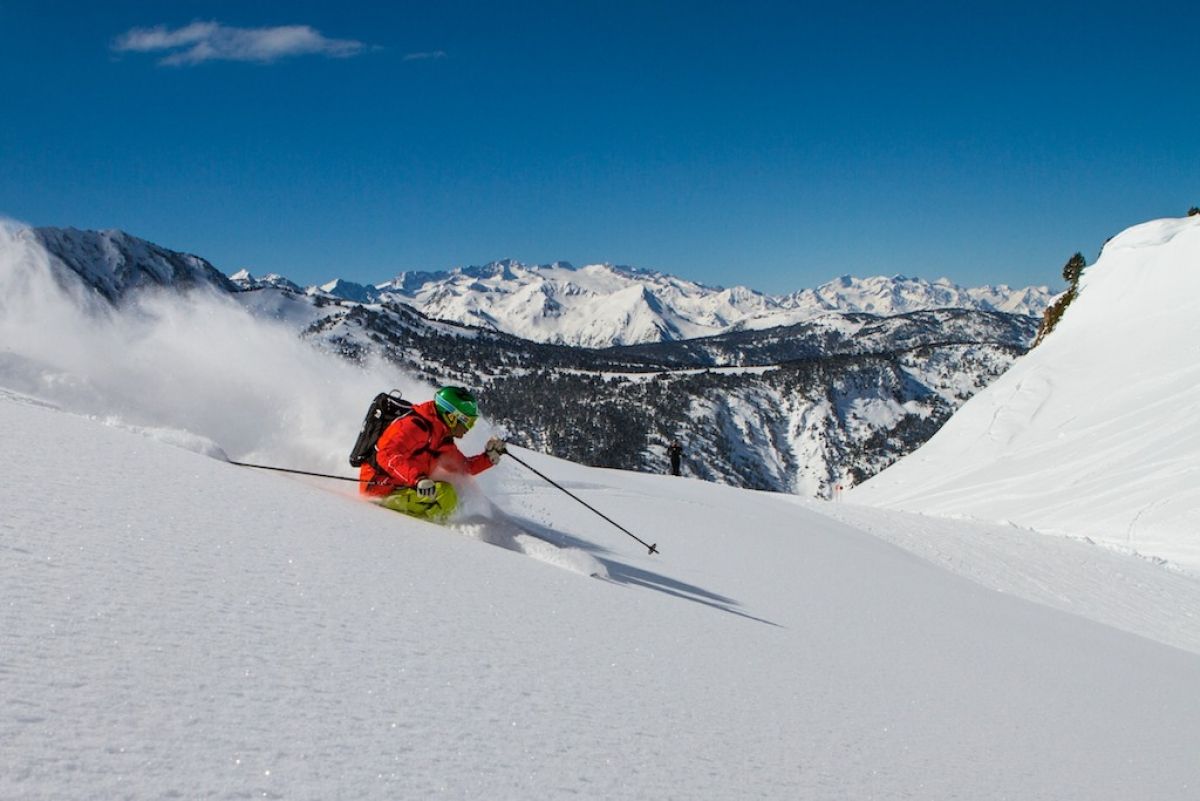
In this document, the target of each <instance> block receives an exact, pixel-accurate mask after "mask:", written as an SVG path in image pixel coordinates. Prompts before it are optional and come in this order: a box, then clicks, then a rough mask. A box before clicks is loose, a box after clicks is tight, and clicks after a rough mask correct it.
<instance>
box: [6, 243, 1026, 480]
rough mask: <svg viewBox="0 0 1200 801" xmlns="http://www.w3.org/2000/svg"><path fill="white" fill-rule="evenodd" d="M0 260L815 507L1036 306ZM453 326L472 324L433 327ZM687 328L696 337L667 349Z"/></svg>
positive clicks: (543, 278)
mask: <svg viewBox="0 0 1200 801" xmlns="http://www.w3.org/2000/svg"><path fill="white" fill-rule="evenodd" d="M7 247H8V248H9V249H12V248H18V249H19V248H25V249H27V250H28V251H29V252H28V253H24V254H19V253H18V254H14V255H13V256H12V260H13V261H14V263H26V264H38V265H41V266H43V267H44V268H45V269H46V270H47V271H48V272H50V273H51V274H53V275H55V276H56V277H57V278H58V279H59V283H60V284H64V285H68V284H71V283H72V282H74V283H78V284H79V285H81V286H82V287H83V288H84V293H85V294H86V293H87V292H91V293H94V294H95V295H96V296H97V297H99V298H102V299H103V300H104V302H105V303H115V304H117V305H118V306H121V305H124V304H125V303H126V302H128V303H129V304H131V305H134V306H136V305H138V304H139V303H140V300H139V297H140V295H141V293H140V292H137V291H136V290H140V289H142V288H145V287H149V286H162V287H166V288H168V289H171V290H172V291H173V288H174V287H179V288H182V289H186V288H189V287H194V286H197V285H207V286H209V287H211V289H212V290H213V291H214V292H215V295H216V296H217V297H220V298H224V299H226V300H227V301H229V300H232V301H233V302H234V303H235V304H237V305H239V306H241V307H242V308H243V309H245V310H247V311H249V312H250V313H251V315H252V316H253V317H254V318H257V319H261V320H264V321H275V322H281V323H283V324H284V326H285V327H286V328H287V329H289V330H291V331H292V332H293V335H295V336H298V337H300V338H302V339H306V340H308V341H310V342H311V343H313V344H316V345H317V346H319V347H320V348H322V349H324V350H326V351H330V352H333V353H336V354H338V355H340V356H342V357H344V358H348V359H350V360H354V361H358V362H363V361H365V360H367V359H370V358H373V357H374V355H381V356H382V357H383V358H384V359H386V360H387V361H390V362H392V363H394V364H396V365H399V366H401V367H402V368H403V369H404V370H405V371H407V372H408V373H410V374H413V375H417V376H420V377H422V378H423V379H425V380H427V381H428V382H430V383H431V384H439V383H450V382H453V383H461V384H463V385H465V386H469V387H472V388H474V389H476V390H478V391H482V392H483V393H484V394H485V396H486V398H487V403H486V404H485V410H486V414H487V415H488V416H489V417H490V418H491V419H492V420H493V421H494V422H496V423H498V424H501V425H503V427H504V428H505V429H506V430H507V432H508V433H509V435H510V437H512V438H515V439H516V440H517V441H521V442H526V443H529V444H530V445H533V446H535V447H537V448H539V449H542V450H544V451H547V452H550V453H553V454H555V455H557V456H561V457H565V458H570V459H573V460H576V461H580V462H584V463H587V464H593V465H597V466H604V467H621V468H625V469H637V470H642V471H646V472H657V471H658V470H660V469H661V465H662V464H663V461H664V457H663V452H664V450H665V446H666V443H667V442H669V441H670V440H671V439H673V438H680V439H683V440H684V441H685V442H686V456H685V460H684V463H685V470H686V472H687V473H688V474H690V475H693V476H697V477H701V478H705V479H708V480H711V481H717V482H721V483H727V484H732V485H735V486H745V487H753V488H756V489H766V490H777V491H785V492H794V493H799V494H803V495H813V496H818V497H829V496H830V495H832V494H834V493H835V492H836V491H837V488H838V487H840V486H850V485H853V484H855V483H857V482H859V481H861V480H863V479H864V478H866V477H869V476H871V475H874V474H875V473H876V472H878V471H879V470H881V469H882V468H884V467H885V466H887V465H888V464H890V463H891V462H892V461H894V460H895V459H896V458H898V457H899V456H901V455H903V454H905V453H908V452H909V451H911V450H912V449H914V448H916V447H918V446H919V445H920V444H921V443H922V442H924V441H925V440H926V439H927V438H928V437H929V436H930V435H931V434H932V433H933V432H934V431H936V430H937V428H938V427H939V426H940V425H941V424H942V422H944V421H945V420H946V419H947V418H948V417H949V416H950V415H951V414H952V413H953V411H954V410H955V409H956V408H957V407H958V406H959V405H960V404H961V403H962V402H963V401H965V400H966V399H967V398H969V397H971V395H973V394H974V393H975V392H977V391H978V390H979V389H980V388H982V387H984V386H986V385H987V384H988V383H990V382H991V381H992V380H993V379H994V378H995V377H996V376H998V375H1000V374H1001V373H1003V372H1004V370H1005V369H1007V367H1008V366H1009V365H1010V364H1011V363H1012V360H1013V359H1014V358H1016V357H1017V356H1018V355H1020V354H1021V353H1023V352H1024V351H1025V349H1026V348H1027V347H1028V345H1029V342H1031V341H1032V338H1033V336H1034V333H1035V331H1036V327H1037V321H1036V318H1034V317H1032V316H1029V315H1026V314H1014V313H1011V312H1006V311H997V310H994V308H993V307H996V306H1005V307H1008V308H1021V309H1024V308H1028V310H1030V311H1034V312H1036V311H1038V310H1040V307H1041V305H1042V303H1043V302H1044V300H1045V299H1046V298H1048V297H1049V293H1048V291H1046V290H1044V289H1043V290H1037V289H1030V290H1024V291H1022V292H1019V293H1013V292H1011V291H1008V290H1001V289H996V288H986V289H982V290H963V289H961V288H957V287H953V286H952V285H950V284H948V283H946V282H938V283H933V284H931V283H928V282H924V281H920V280H917V279H905V278H899V277H897V278H892V279H887V278H874V279H862V280H858V279H849V278H847V279H842V280H840V281H835V282H832V283H831V284H828V285H826V286H824V287H820V288H818V289H816V290H811V291H807V292H801V293H796V294H795V295H792V296H789V297H788V298H771V297H769V296H766V295H763V294H761V293H757V292H753V291H752V290H748V289H745V288H741V287H735V288H733V289H713V288H709V287H704V286H702V285H699V284H695V283H692V282H687V281H683V280H681V279H678V278H674V277H671V276H665V275H662V274H658V273H651V272H648V271H642V270H632V269H629V268H620V267H611V266H606V265H593V266H590V267H585V268H580V269H574V268H571V267H569V266H567V265H563V264H556V265H550V266H547V267H524V266H522V265H518V264H516V263H515V262H501V263H496V264H493V265H489V266H487V267H483V268H468V269H465V270H458V271H452V272H450V273H442V274H436V275H434V274H407V275H404V276H400V277H398V278H397V279H395V280H393V281H391V282H388V283H386V284H381V285H380V286H377V287H362V286H354V285H350V284H347V283H346V282H334V283H332V284H327V285H325V286H324V287H308V288H307V289H302V288H301V287H299V286H298V285H297V284H296V283H294V282H292V281H290V280H288V279H287V278H285V277H282V276H278V275H271V276H267V277H266V278H264V279H261V280H256V279H254V278H253V277H252V276H251V275H250V274H249V273H247V272H245V271H243V272H241V273H237V274H235V275H234V276H232V279H227V278H225V276H223V275H222V274H221V273H220V272H219V271H217V270H216V269H215V268H213V267H212V265H211V264H209V263H208V262H207V261H205V260H204V259H201V258H199V257H196V256H188V255H184V254H177V253H172V252H170V251H166V250H164V249H162V248H159V247H158V246H155V245H152V244H151V243H148V242H144V241H143V240H139V239H137V238H136V237H130V236H129V235H127V234H124V233H121V232H118V231H106V232H89V231H76V230H73V229H65V230H64V229H33V230H28V229H21V230H18V231H17V232H16V234H15V235H14V236H13V237H12V238H11V241H10V242H9V243H8V245H7ZM76 294H78V293H76ZM553 297H558V298H561V299H562V302H558V301H553V300H552V298H553ZM955 303H959V304H964V305H963V306H953V305H950V306H947V304H955ZM839 304H841V305H842V306H844V307H845V309H843V310H839V309H837V306H838V305H839ZM1029 304H1032V305H1029ZM456 309H457V312H456V311H455V310H456ZM464 309H472V310H473V311H471V312H470V313H465V316H466V317H468V318H469V319H473V320H475V321H476V322H480V321H482V319H483V317H485V316H486V318H487V320H489V321H490V322H488V323H486V324H484V325H478V326H471V325H467V324H464V323H462V322H458V321H454V320H447V319H445V318H446V317H453V316H454V314H456V313H464V312H463V310H464ZM865 309H871V310H873V311H866V310H865ZM521 310H524V311H521ZM618 310H619V311H618ZM901 310H902V311H901ZM884 312H887V313H884ZM434 317H442V318H443V319H433V318H434ZM769 321H776V322H784V321H787V322H788V324H787V325H778V326H774V327H765V326H766V324H767V322H769ZM505 329H519V330H521V331H525V332H526V333H532V334H535V335H536V336H535V338H529V337H523V336H521V335H519V334H515V333H513V332H512V331H506V330H505ZM713 331H716V332H718V333H715V334H713V333H711V332H713ZM695 332H705V333H708V335H707V336H704V337H701V338H688V339H679V338H678V337H681V336H683V335H685V334H688V333H695ZM565 340H582V341H584V342H593V343H596V345H593V346H592V347H585V346H579V345H568V344H563V343H564V341H565ZM613 343H617V344H613ZM619 343H638V344H625V345H620V344H619ZM599 345H605V347H599ZM380 389H386V387H381V388H380Z"/></svg>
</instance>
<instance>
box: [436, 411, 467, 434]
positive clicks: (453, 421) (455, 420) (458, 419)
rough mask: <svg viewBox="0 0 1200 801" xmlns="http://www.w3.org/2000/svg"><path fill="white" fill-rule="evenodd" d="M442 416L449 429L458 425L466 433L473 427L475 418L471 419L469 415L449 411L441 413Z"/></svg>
mask: <svg viewBox="0 0 1200 801" xmlns="http://www.w3.org/2000/svg"><path fill="white" fill-rule="evenodd" d="M442 414H444V415H445V416H446V422H447V423H449V424H450V427H451V428H453V427H454V426H456V425H458V426H462V427H463V428H465V429H466V430H467V431H470V430H471V426H473V425H475V418H474V417H471V416H470V415H469V414H463V413H462V412H460V411H457V410H451V411H448V412H446V411H443V412H442Z"/></svg>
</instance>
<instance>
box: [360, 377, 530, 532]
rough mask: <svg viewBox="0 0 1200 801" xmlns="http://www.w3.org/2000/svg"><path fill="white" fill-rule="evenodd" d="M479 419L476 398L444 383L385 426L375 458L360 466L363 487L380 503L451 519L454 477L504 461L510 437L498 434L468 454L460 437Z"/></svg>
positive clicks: (434, 518)
mask: <svg viewBox="0 0 1200 801" xmlns="http://www.w3.org/2000/svg"><path fill="white" fill-rule="evenodd" d="M478 417H479V410H478V407H477V406H476V405H475V397H474V396H473V395H472V394H471V393H470V392H468V391H467V390H465V389H463V388H462V387H442V388H441V389H439V390H438V391H437V392H436V393H434V396H433V400H431V401H426V402H424V403H418V404H416V405H415V406H413V407H412V412H411V413H409V414H406V415H404V416H403V417H399V418H397V419H396V420H394V421H393V422H392V423H391V425H389V426H388V427H387V428H386V429H384V432H383V434H381V435H380V437H379V442H378V443H377V445H376V447H375V463H376V464H377V465H378V466H379V471H376V470H375V468H374V467H372V465H371V464H370V462H365V463H364V464H363V465H362V467H361V468H360V470H359V474H358V477H359V491H360V492H361V493H362V494H364V495H368V496H371V497H375V498H380V499H381V500H380V501H379V503H380V505H382V506H386V507H387V508H388V509H392V510H394V511H397V512H403V513H404V514H407V515H412V516H413V517H420V518H423V519H426V520H432V521H434V522H438V523H441V522H445V520H446V519H447V518H448V517H449V516H450V514H451V513H452V512H453V511H454V508H455V507H456V506H457V505H458V493H457V492H456V491H455V489H454V485H453V484H452V483H451V482H450V480H449V479H450V478H452V477H453V476H456V475H462V474H463V473H467V474H470V475H476V474H478V473H482V472H483V471H484V470H487V469H488V468H489V467H491V466H492V465H494V464H496V463H497V462H499V461H500V457H501V456H503V455H504V454H505V453H506V452H507V451H506V449H505V445H504V440H502V439H499V438H496V437H492V438H491V439H489V440H488V441H487V446H486V447H485V448H484V451H483V453H480V454H477V455H475V456H472V457H470V458H468V457H466V456H464V455H463V453H462V451H460V450H459V449H458V446H457V445H455V444H454V440H456V439H460V438H462V437H464V436H466V433H467V432H468V431H470V430H471V426H473V425H475V420H476V419H477V418H478Z"/></svg>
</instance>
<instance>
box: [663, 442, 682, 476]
mask: <svg viewBox="0 0 1200 801" xmlns="http://www.w3.org/2000/svg"><path fill="white" fill-rule="evenodd" d="M667 456H669V457H670V458H671V475H673V476H677V475H679V463H680V462H681V461H682V460H683V446H682V445H680V444H679V440H677V439H673V440H671V444H670V445H668V446H667Z"/></svg>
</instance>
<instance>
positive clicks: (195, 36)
mask: <svg viewBox="0 0 1200 801" xmlns="http://www.w3.org/2000/svg"><path fill="white" fill-rule="evenodd" d="M112 49H113V50H115V51H117V52H121V53H124V52H136V53H152V52H159V51H173V52H170V53H169V54H168V55H166V56H164V57H163V58H162V59H161V60H160V61H159V63H160V64H166V65H170V66H187V65H192V64H200V63H201V62H204V61H256V62H259V63H262V64H269V63H271V62H273V61H277V60H279V59H281V58H286V57H288V56H302V55H322V56H329V57H332V58H349V57H350V56H355V55H358V54H359V53H361V52H363V51H364V50H366V49H368V48H367V45H365V44H363V43H362V42H357V41H354V40H352V39H328V38H326V37H325V36H322V35H321V33H320V31H317V30H314V29H313V28H311V27H310V26H308V25H281V26H277V27H274V28H231V27H229V26H226V25H222V24H220V23H218V22H193V23H191V24H190V25H185V26H184V27H182V28H176V29H174V30H172V29H169V28H167V27H166V26H164V25H157V26H155V27H153V28H133V29H131V30H129V31H126V32H125V33H123V34H121V35H120V36H118V37H117V39H116V40H115V41H114V42H113V45H112Z"/></svg>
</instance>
